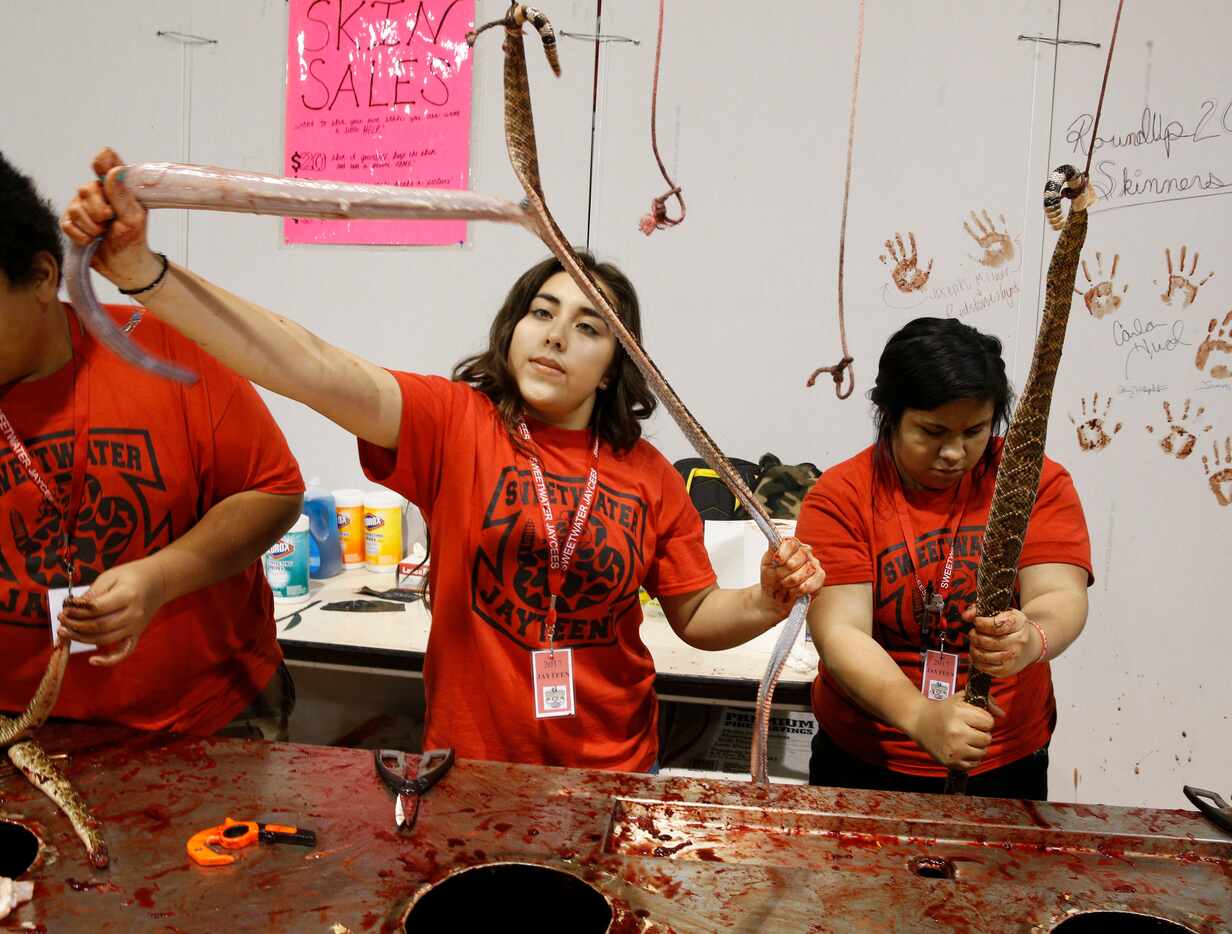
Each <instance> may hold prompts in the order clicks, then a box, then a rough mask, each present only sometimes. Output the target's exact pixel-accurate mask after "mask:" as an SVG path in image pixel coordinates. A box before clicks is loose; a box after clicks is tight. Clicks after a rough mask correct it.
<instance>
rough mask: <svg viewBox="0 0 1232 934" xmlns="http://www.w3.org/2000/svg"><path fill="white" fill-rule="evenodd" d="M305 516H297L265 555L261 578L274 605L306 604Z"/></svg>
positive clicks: (306, 545)
mask: <svg viewBox="0 0 1232 934" xmlns="http://www.w3.org/2000/svg"><path fill="white" fill-rule="evenodd" d="M309 524H310V523H309V520H308V517H307V516H305V515H301V516H300V517H299V518H298V519H296V520H295V525H293V526H291V528H290V529H288V530H287V531H286V532H285V533H284V534H283V536H282V538H280V539H278V541H276V542H274V544H273V545H271V546H270V549H269V551H267V552H266V553H265V577H266V580H268V581H269V585H270V590H272V591H273V592H274V602H275V603H287V604H293V603H307V602H308V539H309V538H311V533H310V532H309V531H308V527H309Z"/></svg>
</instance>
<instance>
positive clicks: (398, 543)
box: [364, 490, 402, 574]
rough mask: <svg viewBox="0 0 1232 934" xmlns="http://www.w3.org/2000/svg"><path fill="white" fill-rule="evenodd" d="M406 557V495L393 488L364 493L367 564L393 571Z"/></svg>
mask: <svg viewBox="0 0 1232 934" xmlns="http://www.w3.org/2000/svg"><path fill="white" fill-rule="evenodd" d="M401 560H402V497H401V496H399V495H398V494H397V493H394V492H393V491H392V490H369V491H368V492H367V493H365V494H364V566H365V567H366V568H367V569H368V570H369V571H377V572H379V573H384V574H393V573H394V571H395V570H397V567H398V562H399V561H401Z"/></svg>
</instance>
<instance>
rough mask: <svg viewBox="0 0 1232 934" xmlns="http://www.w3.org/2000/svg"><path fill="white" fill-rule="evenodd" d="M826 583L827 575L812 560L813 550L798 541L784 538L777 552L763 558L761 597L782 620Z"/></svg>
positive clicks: (769, 552)
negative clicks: (796, 603)
mask: <svg viewBox="0 0 1232 934" xmlns="http://www.w3.org/2000/svg"><path fill="white" fill-rule="evenodd" d="M825 580H826V572H825V571H823V570H822V569H821V562H820V561H818V560H817V559H816V558H815V557H814V556H813V548H812V546H811V545H806V544H804V543H803V542H802V541H800V539H798V538H785V539H783V542H782V544H780V545H779V547H778V549H777V550H776V549H774V548H767V549H766V553H765V554H764V555H762V556H761V596H762V598H763V599H764V600H766V601H769V602H770V603H771V604H773V606H774V607H775V609H777V610H780V611H781V613H782V616H786V615H787V614H788V613H790V612H791V607H792V604H794V603H795V602H796V601H797V600H798V599H800V597H811V596H812V595H813V594H815V593H817V592H818V591H819V590H821V587H822V584H824V583H825ZM780 618H781V617H780Z"/></svg>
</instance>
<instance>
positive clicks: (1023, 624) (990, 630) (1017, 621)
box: [962, 606, 1044, 678]
mask: <svg viewBox="0 0 1232 934" xmlns="http://www.w3.org/2000/svg"><path fill="white" fill-rule="evenodd" d="M975 613H976V610H975V607H973V606H969V607H967V609H965V610H963V614H962V618H963V619H964V620H965V621H966V622H968V623H971V624H973V627H974V628H973V629H972V630H971V664H972V665H974V666H975V667H976V668H978V669H979V670H980V671H982V672H985V673H986V674H989V675H991V676H992V677H994V678H1009V677H1011V676H1012V675H1016V674H1018V673H1019V672H1020V671H1022V670H1023V669H1024V668H1027V667H1028V666H1030V665H1033V664H1035V662H1036V661H1038V660H1039V658H1040V653H1041V652H1042V651H1043V649H1044V644H1043V641H1042V640H1041V639H1040V634H1039V632H1038V631H1037V630H1036V628H1035V627H1034V626H1033V625H1031V622H1030V620H1028V619H1027V616H1026V614H1025V613H1023V612H1022V610H1014V609H1010V610H1006V611H1004V612H1003V613H998V614H997V615H996V616H976V615H975Z"/></svg>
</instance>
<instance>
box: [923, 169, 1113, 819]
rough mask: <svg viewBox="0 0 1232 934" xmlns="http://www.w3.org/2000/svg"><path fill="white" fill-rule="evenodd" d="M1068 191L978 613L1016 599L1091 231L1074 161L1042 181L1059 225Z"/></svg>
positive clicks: (1084, 188)
mask: <svg viewBox="0 0 1232 934" xmlns="http://www.w3.org/2000/svg"><path fill="white" fill-rule="evenodd" d="M1062 196H1065V197H1069V198H1073V199H1074V201H1073V204H1072V205H1071V207H1070V211H1069V216H1068V218H1066V219H1065V221H1064V224H1063V226H1062V227H1061V236H1060V238H1059V239H1058V240H1057V245H1056V246H1055V247H1054V248H1053V251H1052V259H1051V260H1050V261H1049V263H1048V279H1047V286H1046V289H1045V292H1044V316H1043V320H1042V321H1041V322H1040V329H1039V334H1038V335H1037V336H1036V338H1035V352H1034V354H1033V355H1032V357H1031V372H1030V373H1029V374H1028V376H1027V383H1026V386H1025V387H1024V388H1023V391H1022V395H1021V396H1020V397H1019V399H1018V405H1017V406H1016V407H1015V409H1014V418H1013V420H1012V421H1011V422H1010V427H1009V431H1007V432H1006V435H1005V447H1004V448H1003V449H1002V453H1001V463H1000V465H999V466H998V467H997V483H996V487H995V488H994V490H993V496H992V506H991V507H990V508H989V512H988V524H987V528H986V531H985V533H984V554H983V557H982V558H981V559H980V568H979V573H978V576H977V579H976V598H975V603H976V608H977V609H976V612H977V614H978V615H980V616H995V615H996V614H998V613H1001V612H1003V611H1005V610H1007V609H1009V606H1010V602H1011V601H1012V600H1013V597H1014V581H1015V580H1016V579H1017V577H1018V558H1019V556H1020V555H1021V554H1022V544H1023V540H1024V539H1025V538H1026V534H1027V523H1028V522H1030V521H1031V511H1032V510H1033V509H1034V508H1035V496H1036V494H1037V492H1038V491H1039V478H1040V472H1041V470H1042V469H1043V466H1044V445H1045V443H1046V442H1047V440H1048V413H1049V410H1050V408H1051V406H1052V388H1053V385H1054V384H1055V383H1056V378H1057V368H1058V367H1059V366H1060V364H1061V350H1062V349H1063V347H1064V346H1065V329H1066V326H1067V325H1068V323H1069V309H1070V304H1071V300H1072V298H1073V294H1074V279H1075V277H1076V276H1077V274H1078V261H1079V258H1080V257H1081V255H1082V244H1083V242H1084V241H1085V240H1086V235H1087V208H1088V207H1089V206H1090V205H1091V203H1092V202H1093V201H1094V194H1093V189H1092V186H1090V185H1088V184H1087V180H1086V178H1085V176H1083V175H1082V173H1080V172H1078V171H1077V170H1076V169H1075V168H1074V167H1073V166H1070V165H1063V166H1061V167H1059V168H1057V169H1054V170H1053V172H1052V174H1051V175H1049V177H1048V183H1047V185H1046V186H1045V188H1044V212H1045V214H1046V215H1047V216H1048V221H1049V223H1051V224H1052V225H1053V226H1054V227H1056V226H1057V224H1058V221H1057V220H1056V219H1055V218H1059V217H1060V215H1061V207H1060V201H1061V197H1062ZM991 686H992V679H991V677H989V675H988V674H987V673H985V672H982V671H977V670H974V669H973V670H972V672H971V677H970V679H969V680H968V682H967V691H966V701H967V703H968V704H973V705H974V706H976V707H981V708H984V709H987V708H988V692H989V689H990V688H991ZM966 785H967V773H966V772H962V771H959V770H956V769H951V770H950V773H949V777H948V779H947V782H946V791H947V792H951V793H958V794H961V793H963V792H964V791H965V790H966Z"/></svg>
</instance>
